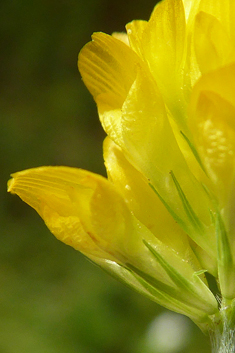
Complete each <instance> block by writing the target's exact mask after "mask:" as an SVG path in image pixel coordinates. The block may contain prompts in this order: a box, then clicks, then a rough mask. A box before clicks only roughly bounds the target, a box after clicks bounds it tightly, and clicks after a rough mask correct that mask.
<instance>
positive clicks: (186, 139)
mask: <svg viewBox="0 0 235 353" xmlns="http://www.w3.org/2000/svg"><path fill="white" fill-rule="evenodd" d="M180 133H181V135H182V136H183V138H184V139H185V141H186V142H187V144H188V146H189V148H190V149H191V151H192V152H193V155H194V157H195V158H196V160H197V162H198V164H199V165H200V167H201V168H202V170H203V172H204V173H205V174H206V175H207V172H206V170H205V167H204V165H203V163H202V161H201V158H200V156H199V154H198V151H197V150H196V148H195V146H194V145H193V144H192V142H191V141H190V140H189V138H188V137H187V136H186V135H185V134H184V133H183V131H180Z"/></svg>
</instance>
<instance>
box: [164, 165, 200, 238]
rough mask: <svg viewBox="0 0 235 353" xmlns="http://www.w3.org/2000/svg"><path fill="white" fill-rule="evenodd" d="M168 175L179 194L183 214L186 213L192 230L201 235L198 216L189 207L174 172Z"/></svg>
mask: <svg viewBox="0 0 235 353" xmlns="http://www.w3.org/2000/svg"><path fill="white" fill-rule="evenodd" d="M170 174H171V177H172V180H173V182H174V184H175V187H176V189H177V191H178V194H179V197H180V199H181V202H182V204H183V207H184V210H185V212H186V214H187V216H188V218H189V220H190V222H191V224H192V225H193V226H194V228H195V229H196V230H197V231H198V232H200V233H202V232H203V230H204V227H203V224H202V222H201V221H200V219H199V218H198V216H197V215H196V213H195V212H194V210H193V208H192V207H191V205H190V203H189V201H188V199H187V197H186V195H185V193H184V192H183V190H182V188H181V186H180V184H179V182H178V180H177V179H176V177H175V174H174V172H173V171H171V172H170Z"/></svg>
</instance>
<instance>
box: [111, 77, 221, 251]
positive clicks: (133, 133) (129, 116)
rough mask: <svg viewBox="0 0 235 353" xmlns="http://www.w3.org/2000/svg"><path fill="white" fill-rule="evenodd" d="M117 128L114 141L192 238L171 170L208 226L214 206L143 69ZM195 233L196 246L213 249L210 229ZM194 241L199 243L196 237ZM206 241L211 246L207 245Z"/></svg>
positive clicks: (188, 221) (212, 236)
mask: <svg viewBox="0 0 235 353" xmlns="http://www.w3.org/2000/svg"><path fill="white" fill-rule="evenodd" d="M119 130H121V137H122V139H121V140H120V139H119V138H118V137H117V138H116V139H115V140H114V142H115V143H117V144H118V145H119V146H121V148H122V149H123V151H124V153H125V155H126V156H127V158H128V160H130V161H131V163H132V164H133V165H134V167H135V168H136V169H137V170H139V171H141V173H142V174H143V175H144V176H145V177H146V178H147V179H148V180H149V182H150V183H151V184H152V185H153V186H154V188H155V189H156V190H157V191H158V193H159V194H160V195H161V197H162V198H163V199H164V200H165V202H166V203H167V205H168V206H169V207H170V208H171V209H172V210H174V212H175V213H176V214H178V215H179V217H180V218H181V220H183V222H182V223H181V226H182V227H183V228H184V230H185V231H186V232H189V233H190V235H191V236H192V237H194V236H193V234H194V231H193V230H192V229H191V225H192V224H191V221H190V220H189V219H188V214H186V213H185V208H184V205H183V203H182V199H181V198H180V196H179V190H177V188H176V185H175V182H174V181H173V179H172V174H171V171H173V172H174V174H175V175H176V178H177V179H178V181H179V183H180V185H181V187H182V188H183V190H184V192H185V194H186V195H187V198H188V200H189V202H190V204H191V205H192V207H193V209H194V211H195V213H196V214H197V215H198V218H199V219H200V220H202V221H203V222H205V224H206V225H207V226H209V227H210V226H211V215H210V212H209V209H211V208H213V205H212V204H211V200H210V199H209V198H208V195H207V194H206V193H205V190H204V189H203V187H202V186H201V185H200V184H199V183H198V182H197V180H196V179H195V178H194V176H193V175H192V173H191V171H190V170H189V168H188V166H187V164H186V162H185V160H184V158H183V155H182V153H181V151H180V149H179V146H178V144H177V142H176V140H175V137H174V134H173V132H172V129H171V125H170V123H169V121H168V118H167V114H166V111H165V107H164V105H163V104H162V101H161V98H160V97H159V93H158V91H157V90H156V89H155V85H154V83H153V82H152V81H151V79H150V78H148V77H147V76H146V75H145V76H144V75H143V72H140V73H139V74H138V76H137V79H136V81H135V83H134V84H133V85H132V88H131V90H130V93H129V95H128V97H127V99H126V101H125V103H124V105H123V108H122V120H121V124H120V129H119ZM177 221H179V220H177ZM187 227H189V228H190V230H189V228H187ZM198 234H200V235H199V236H200V238H201V241H202V242H203V245H202V244H199V245H200V246H202V247H203V248H205V247H206V249H207V250H208V251H209V252H212V251H215V243H214V241H215V239H214V235H213V231H211V233H210V235H209V237H208V238H207V237H206V236H205V235H202V234H203V232H202V231H201V230H200V232H199V233H198ZM205 239H207V240H205ZM209 239H210V240H209ZM195 241H196V242H197V243H198V241H199V240H198V239H197V240H195ZM209 243H210V244H211V245H210V246H209V247H208V244H209ZM213 243H214V244H213Z"/></svg>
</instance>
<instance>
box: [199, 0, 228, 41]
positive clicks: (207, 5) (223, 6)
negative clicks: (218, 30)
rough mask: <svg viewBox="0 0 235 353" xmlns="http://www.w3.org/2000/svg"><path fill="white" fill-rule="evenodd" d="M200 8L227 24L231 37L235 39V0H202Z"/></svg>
mask: <svg viewBox="0 0 235 353" xmlns="http://www.w3.org/2000/svg"><path fill="white" fill-rule="evenodd" d="M199 10H201V11H204V12H207V13H209V14H211V15H212V16H215V17H216V18H217V19H218V20H219V21H220V22H221V23H223V25H224V26H225V28H226V30H227V33H228V34H229V36H231V39H232V40H233V41H234V39H235V31H234V30H235V23H234V18H235V2H234V1H233V0H223V1H214V0H201V2H200V6H199Z"/></svg>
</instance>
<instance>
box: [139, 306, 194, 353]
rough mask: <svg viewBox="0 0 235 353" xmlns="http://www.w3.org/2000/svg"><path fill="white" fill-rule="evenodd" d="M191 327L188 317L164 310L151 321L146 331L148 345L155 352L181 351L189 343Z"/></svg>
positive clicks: (173, 352) (172, 352) (170, 352)
mask: <svg viewBox="0 0 235 353" xmlns="http://www.w3.org/2000/svg"><path fill="white" fill-rule="evenodd" d="M191 328H192V326H191V322H190V320H189V319H188V318H187V317H185V316H183V315H180V314H176V313H171V312H164V313H162V314H160V315H159V316H157V317H156V318H155V319H154V320H153V321H152V322H151V323H150V325H149V328H148V330H147V333H146V341H147V342H146V343H147V346H148V348H149V349H150V351H153V352H161V353H177V352H181V351H182V349H184V348H185V347H186V346H187V345H188V344H189V341H190V336H191Z"/></svg>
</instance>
